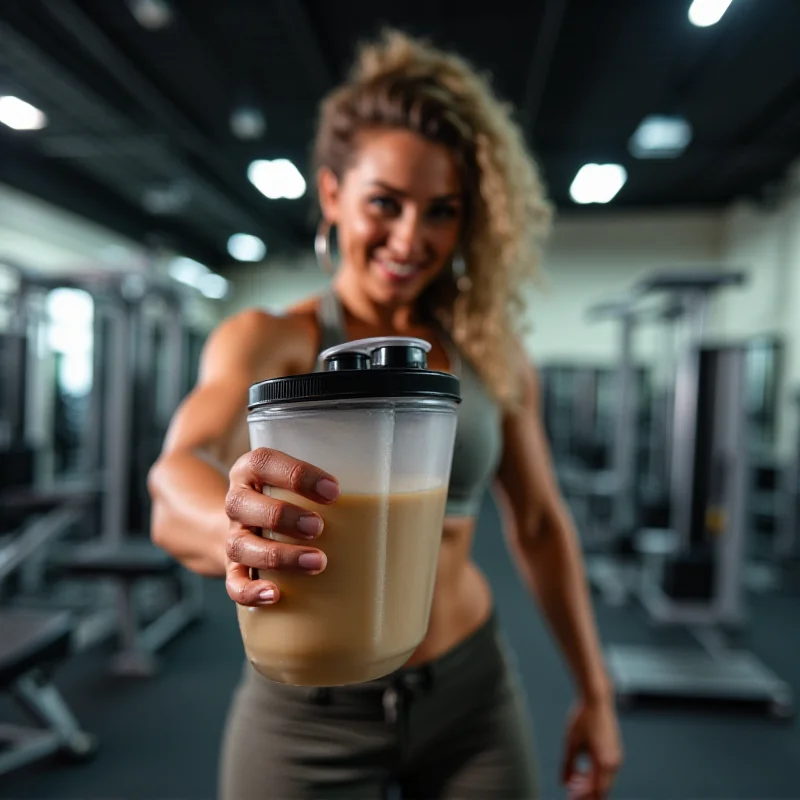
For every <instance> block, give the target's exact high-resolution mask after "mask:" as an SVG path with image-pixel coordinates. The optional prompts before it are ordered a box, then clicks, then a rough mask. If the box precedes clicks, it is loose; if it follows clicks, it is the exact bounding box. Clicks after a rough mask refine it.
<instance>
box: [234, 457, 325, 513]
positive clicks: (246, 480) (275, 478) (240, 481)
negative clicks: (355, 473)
mask: <svg viewBox="0 0 800 800" xmlns="http://www.w3.org/2000/svg"><path fill="white" fill-rule="evenodd" d="M230 479H231V486H232V487H248V486H249V487H250V488H252V489H255V490H256V491H261V490H262V489H263V488H264V487H265V486H276V487H278V488H280V489H288V490H289V491H291V492H294V493H295V494H299V495H301V496H302V497H306V498H308V499H309V500H314V501H315V502H317V503H331V502H333V501H334V500H335V499H336V498H337V497H338V496H339V484H338V482H337V480H336V478H334V477H333V476H332V475H329V474H328V473H327V472H323V471H322V470H321V469H318V468H317V467H315V466H313V465H312V464H308V463H306V462H305V461H299V460H298V459H296V458H292V457H291V456H289V455H287V454H286V453H282V452H280V451H279V450H272V449H271V448H268V447H259V448H258V449H256V450H253V451H251V452H249V453H246V454H245V455H243V456H242V457H241V458H240V459H239V460H238V461H237V462H236V463H235V464H234V465H233V469H231V472H230Z"/></svg>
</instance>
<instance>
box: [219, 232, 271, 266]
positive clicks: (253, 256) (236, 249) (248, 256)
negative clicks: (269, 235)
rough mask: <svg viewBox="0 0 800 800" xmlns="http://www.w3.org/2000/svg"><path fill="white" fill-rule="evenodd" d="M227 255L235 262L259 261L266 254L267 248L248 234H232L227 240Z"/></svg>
mask: <svg viewBox="0 0 800 800" xmlns="http://www.w3.org/2000/svg"><path fill="white" fill-rule="evenodd" d="M228 253H230V256H231V258H235V259H236V260H237V261H261V259H262V258H264V256H265V255H266V253H267V246H266V245H265V244H264V242H263V241H262V240H261V239H259V238H258V236H251V235H250V234H249V233H234V234H233V236H231V238H230V239H228Z"/></svg>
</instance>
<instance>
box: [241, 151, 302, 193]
mask: <svg viewBox="0 0 800 800" xmlns="http://www.w3.org/2000/svg"><path fill="white" fill-rule="evenodd" d="M247 177H248V178H249V180H250V183H252V184H253V186H255V187H256V189H258V191H259V192H261V194H263V195H264V196H265V197H268V198H269V199H270V200H279V199H282V198H285V199H287V200H297V199H298V198H299V197H302V196H303V195H304V194H305V193H306V182H305V180H304V178H303V176H302V175H301V174H300V171H299V170H298V169H297V167H296V166H295V165H294V164H292V162H291V161H289V159H288V158H276V159H274V160H273V161H264V160H259V161H253V162H252V163H251V164H250V166H249V167H248V168H247Z"/></svg>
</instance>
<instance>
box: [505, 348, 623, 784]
mask: <svg viewBox="0 0 800 800" xmlns="http://www.w3.org/2000/svg"><path fill="white" fill-rule="evenodd" d="M521 369H522V371H523V387H524V395H523V398H522V402H521V403H520V405H519V406H518V407H516V408H515V409H514V410H513V411H511V412H509V413H507V414H506V416H505V419H504V423H503V440H504V441H503V444H504V450H503V458H502V461H501V464H500V468H499V472H498V484H499V486H498V488H499V490H500V491H499V492H498V493H497V494H498V501H499V506H500V508H501V512H502V513H503V517H504V522H505V525H504V527H505V531H506V538H507V540H508V544H509V548H510V550H511V552H512V554H513V555H514V557H515V560H516V561H517V564H518V566H519V569H520V571H521V572H522V575H523V576H524V578H525V580H526V582H527V583H528V585H529V586H530V589H531V591H532V592H533V594H534V596H535V597H536V599H537V601H538V603H539V605H540V607H541V609H542V611H543V613H544V615H545V617H546V618H547V621H548V622H549V624H550V627H551V629H552V631H553V633H554V634H555V637H556V639H557V640H558V642H559V644H560V646H561V649H562V651H563V653H564V656H565V658H566V660H567V662H568V664H569V666H570V668H571V670H572V673H573V676H574V678H575V682H576V686H577V690H578V693H579V701H578V703H577V706H576V708H575V709H574V710H573V712H572V716H571V719H570V725H569V729H568V732H567V746H566V751H565V758H564V767H563V776H562V777H563V779H564V780H565V782H569V781H573V780H576V779H577V778H578V773H577V766H576V762H577V759H578V757H579V756H580V755H581V754H582V753H585V754H586V755H588V757H589V759H590V762H591V774H590V776H588V777H589V780H590V783H591V793H592V796H597V797H602V796H603V795H605V794H606V793H607V791H608V789H609V788H610V785H611V782H612V780H613V776H614V774H615V773H616V771H617V769H618V768H619V766H620V764H621V761H622V748H621V744H620V738H619V730H618V725H617V720H616V713H615V710H614V700H613V689H612V687H611V684H610V681H609V678H608V675H607V673H606V669H605V665H604V661H603V656H602V651H601V649H600V643H599V639H598V635H597V629H596V626H595V622H594V615H593V612H592V605H591V600H590V596H589V588H588V584H587V581H586V577H585V573H584V568H583V559H582V556H581V550H580V546H579V542H578V537H577V533H576V531H575V528H574V526H573V524H572V519H571V516H570V514H569V512H568V511H567V509H566V506H565V504H564V501H563V499H562V497H561V493H560V491H559V488H558V484H557V480H556V477H555V474H554V470H553V466H552V463H551V459H550V453H549V448H548V445H547V441H546V438H545V434H544V429H543V427H542V424H541V414H540V404H539V393H538V383H537V380H536V375H535V373H534V371H533V369H532V368H531V367H530V366H529V365H528V364H527V363H524V364H523V365H522V366H521Z"/></svg>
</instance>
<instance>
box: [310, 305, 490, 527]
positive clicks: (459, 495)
mask: <svg viewBox="0 0 800 800" xmlns="http://www.w3.org/2000/svg"><path fill="white" fill-rule="evenodd" d="M317 323H318V325H319V331H320V350H325V349H326V348H328V347H333V346H334V345H337V344H344V343H345V342H346V341H348V337H347V332H346V328H345V321H344V313H343V311H342V307H341V304H340V302H339V299H338V298H337V297H336V294H335V293H334V292H333V290H330V291H329V292H327V293H326V294H325V295H323V297H322V298H321V300H320V303H319V305H318V307H317ZM441 334H442V344H443V345H444V347H445V348H446V349H447V351H448V355H449V357H450V366H451V369H452V371H453V373H454V374H455V375H457V376H458V378H459V380H460V382H461V404H460V405H459V407H458V428H457V429H456V443H455V450H454V452H453V465H452V469H451V472H450V486H449V488H448V492H447V510H446V513H447V516H458V517H472V516H476V515H477V514H478V511H479V510H480V505H481V501H482V500H483V496H484V493H485V491H486V489H487V488H488V486H489V483H490V482H491V480H492V478H493V477H494V474H495V472H496V470H497V466H498V463H499V461H500V455H501V449H502V440H501V419H500V408H499V407H498V405H497V403H496V401H495V400H494V398H492V396H491V395H490V394H489V392H488V391H487V390H486V388H485V387H484V385H483V383H482V382H481V380H480V378H479V377H478V374H477V372H476V371H475V369H474V368H473V367H472V366H471V365H470V364H469V362H468V361H467V360H465V359H462V358H461V357H460V355H459V353H458V350H457V348H456V347H455V345H454V344H453V342H452V340H451V339H450V337H449V336H448V335H447V333H446V331H444V330H443V329H442V330H441Z"/></svg>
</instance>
